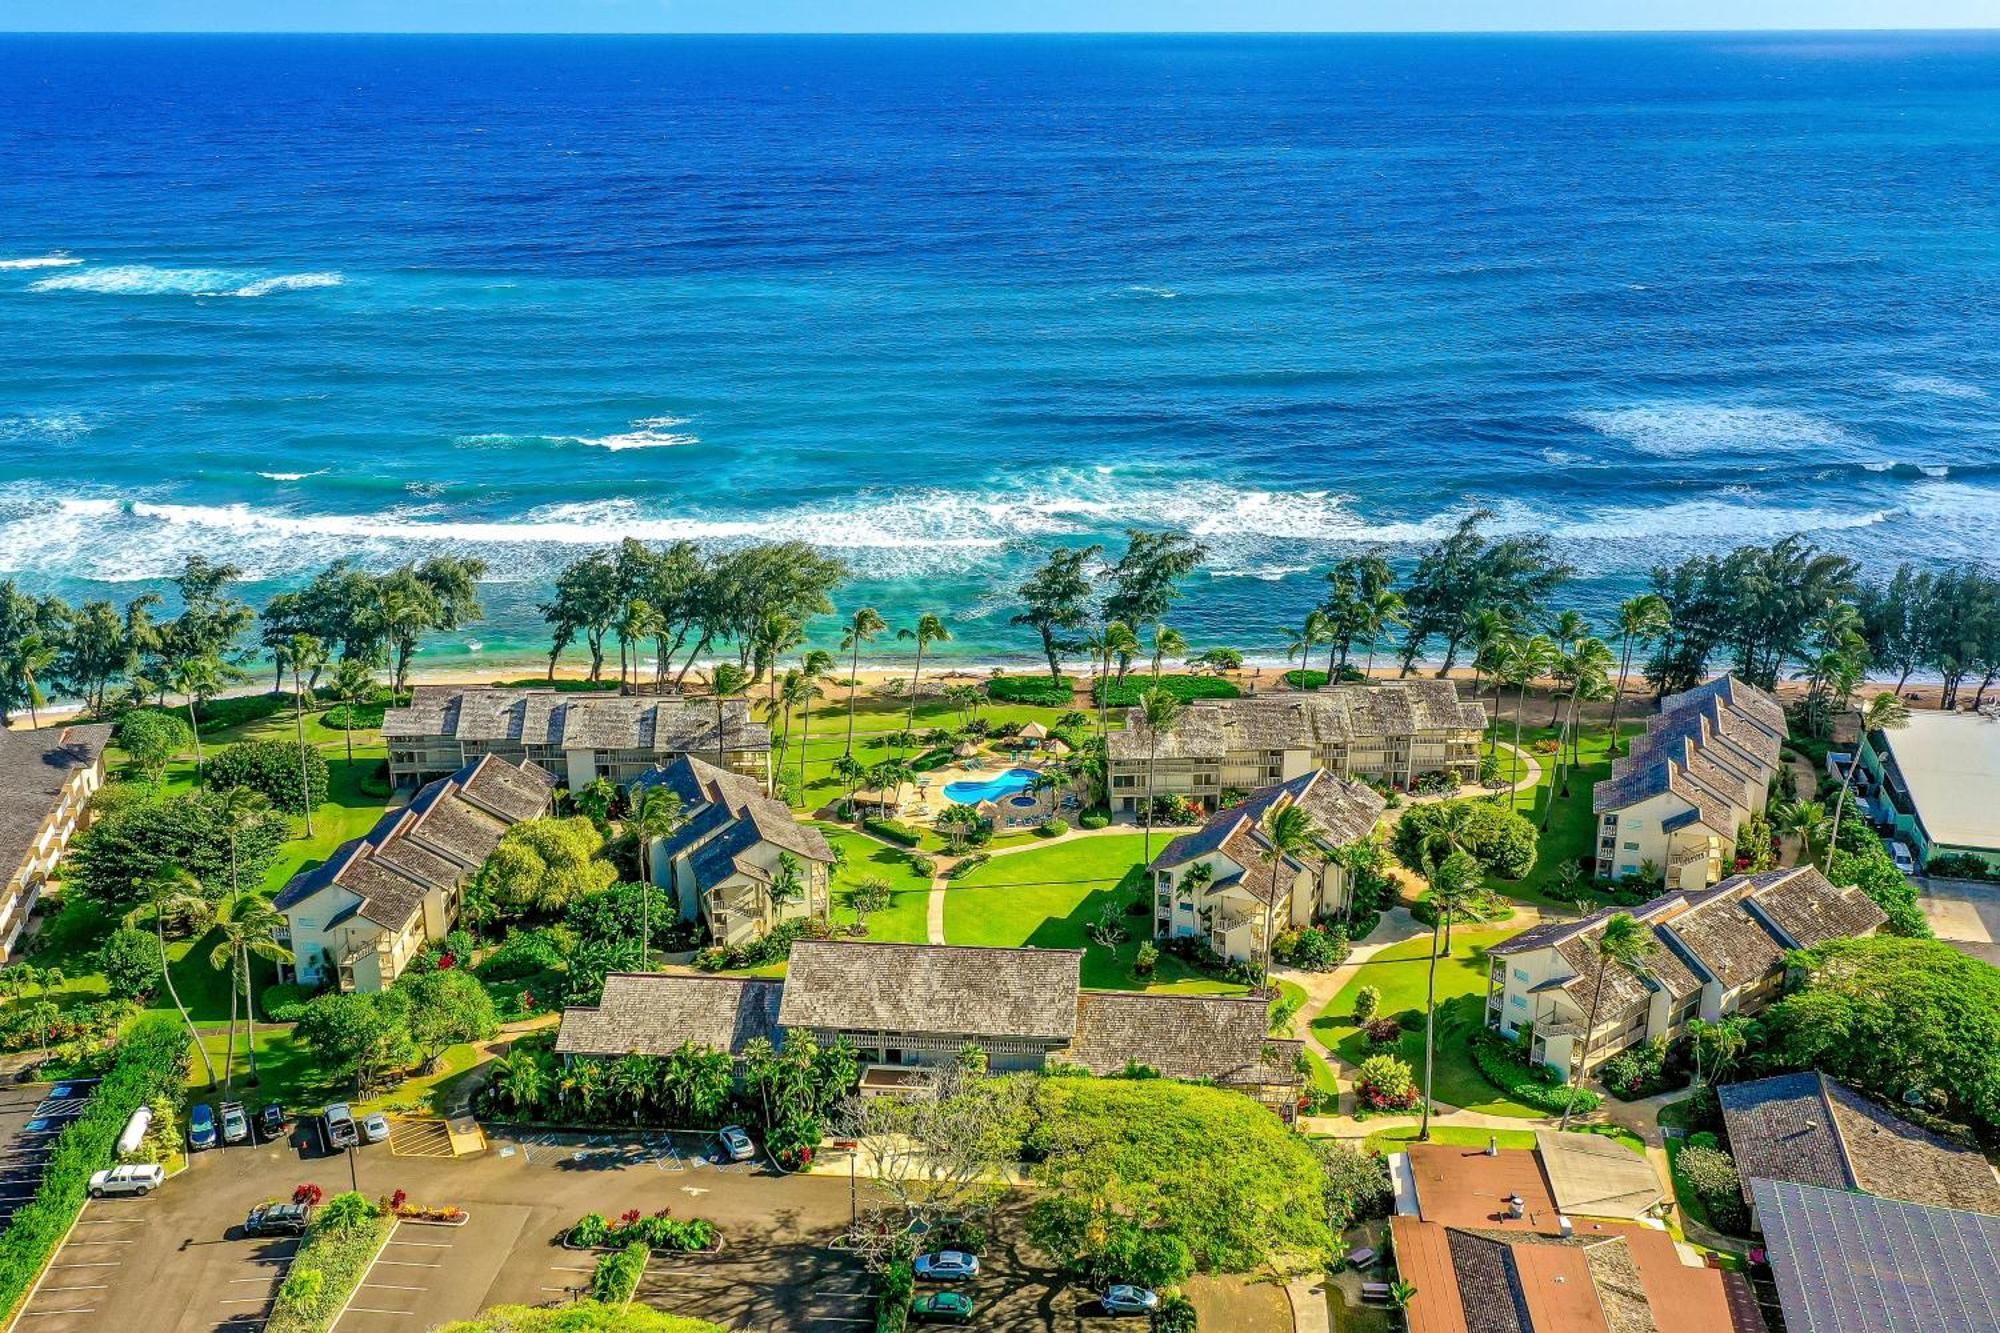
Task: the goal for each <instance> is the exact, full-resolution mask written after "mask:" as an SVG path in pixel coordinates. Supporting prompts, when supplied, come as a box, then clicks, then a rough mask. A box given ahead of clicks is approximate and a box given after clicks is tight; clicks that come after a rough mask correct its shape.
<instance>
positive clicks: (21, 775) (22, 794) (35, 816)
mask: <svg viewBox="0 0 2000 1333" xmlns="http://www.w3.org/2000/svg"><path fill="white" fill-rule="evenodd" d="M110 740H111V725H110V724H109V723H103V722H93V723H88V724H79V725H77V726H73V727H43V728H42V729H41V730H40V731H13V730H6V729H0V877H5V876H8V875H11V874H13V873H14V871H15V869H16V867H18V866H19V865H20V864H21V862H22V861H23V860H25V859H26V858H27V855H28V849H29V848H30V847H32V846H34V843H35V835H36V834H37V833H39V832H40V831H41V828H42V821H43V820H45V819H47V818H48V817H49V811H51V810H53V809H55V807H56V798H57V797H59V796H61V795H62V790H63V787H64V786H66V785H67V784H68V782H69V780H70V779H71V778H72V777H73V776H75V774H76V771H77V770H78V769H80V768H91V767H94V766H95V765H96V764H97V761H98V760H99V759H101V758H103V757H104V747H105V745H107V744H108V743H109V742H110Z"/></svg>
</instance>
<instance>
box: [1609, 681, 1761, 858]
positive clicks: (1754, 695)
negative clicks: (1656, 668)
mask: <svg viewBox="0 0 2000 1333" xmlns="http://www.w3.org/2000/svg"><path fill="white" fill-rule="evenodd" d="M1646 725H1647V732H1646V735H1644V736H1642V737H1640V738H1639V739H1638V740H1637V741H1635V742H1634V743H1633V745H1632V749H1631V752H1630V753H1629V754H1627V755H1625V756H1623V757H1621V758H1619V759H1616V760H1614V761H1613V762H1612V765H1611V776H1610V777H1608V778H1605V779H1603V780H1602V781H1600V782H1598V783H1596V784H1595V785H1594V786H1593V787H1592V788H1591V808H1592V809H1593V810H1595V811H1596V812H1597V813H1599V814H1603V813H1604V812H1606V811H1609V810H1621V809H1624V808H1625V807H1626V806H1629V805H1633V804H1636V803H1637V802H1639V801H1643V800H1647V799H1648V798H1650V797H1654V796H1658V795H1659V794H1660V793H1662V792H1666V791H1671V792H1673V793H1674V794H1675V795H1676V796H1679V797H1680V798H1681V799H1682V800H1684V801H1687V802H1688V803H1689V804H1690V805H1692V806H1694V807H1695V809H1696V810H1698V811H1699V812H1700V815H1701V822H1702V823H1703V824H1705V825H1707V826H1708V827H1709V828H1711V829H1713V830H1715V831H1716V832H1717V833H1721V834H1724V835H1727V834H1730V833H1733V832H1734V831H1735V828H1736V816H1737V812H1740V811H1743V810H1746V809H1748V808H1749V806H1750V804H1751V803H1752V802H1753V800H1754V798H1755V795H1756V792H1757V790H1758V789H1760V788H1761V787H1762V786H1763V785H1764V783H1766V782H1768V781H1769V780H1770V776H1771V774H1772V773H1773V772H1775V771H1776V768H1777V764H1778V748H1779V744H1780V742H1781V740H1782V738H1783V736H1784V734H1785V712H1784V709H1783V708H1782V707H1780V706H1779V705H1778V703H1777V701H1776V700H1775V699H1772V698H1771V697H1770V696H1769V695H1767V694H1765V693H1763V691H1761V690H1757V689H1754V688H1753V687H1751V686H1748V685H1745V684H1743V683H1742V682H1741V681H1738V680H1736V679H1735V677H1733V676H1720V677H1717V678H1716V679H1715V680H1712V681H1709V682H1708V683H1707V684H1705V685H1701V686H1697V687H1696V688H1695V689H1692V690H1688V691H1686V692H1684V693H1681V694H1673V695H1668V696H1667V697H1666V698H1665V699H1663V700H1661V701H1660V711H1659V713H1657V714H1656V715H1654V716H1653V717H1651V718H1649V719H1648V720H1647V724H1646ZM1774 727H1775V730H1774V729H1773V728H1774Z"/></svg>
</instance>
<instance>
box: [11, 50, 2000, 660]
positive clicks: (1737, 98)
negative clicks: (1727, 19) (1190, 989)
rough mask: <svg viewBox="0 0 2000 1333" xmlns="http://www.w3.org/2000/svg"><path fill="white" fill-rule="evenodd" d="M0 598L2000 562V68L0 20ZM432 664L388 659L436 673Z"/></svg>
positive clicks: (1240, 619) (1672, 56) (506, 638)
mask: <svg viewBox="0 0 2000 1333" xmlns="http://www.w3.org/2000/svg"><path fill="white" fill-rule="evenodd" d="M0 261H4V262H0V353H4V354H0V576H4V575H13V576H16V577H18V578H20V579H22V580H23V581H24V582H26V583H27V584H29V585H31V586H33V587H36V588H54V589H59V590H61V591H63V592H64V593H65V594H67V595H70V596H72V597H81V596H86V595H95V594H100V593H103V592H106V591H109V592H110V593H111V594H112V595H114V596H119V597H122V596H125V595H129V594H130V593H132V592H133V591H136V590H137V589H138V588H139V587H141V586H144V584H145V582H146V581H147V580H153V579H157V578H159V577H160V576H161V575H163V574H165V573H167V572H169V571H170V570H171V569H173V568H174V567H175V566H176V565H177V564H178V563H179V561H180V560H181V558H182V557H183V556H184V555H185V554H187V553H189V552H192V551H203V552H207V553H210V554H213V555H218V556H223V557H227V558H229V559H232V560H234V561H236V562H237V563H238V564H240V565H241V566H243V568H244V569H245V570H246V571H247V573H248V574H249V575H250V576H251V577H252V578H253V579H254V580H256V586H255V587H254V588H253V589H252V593H253V595H255V596H257V597H258V598H260V599H261V597H262V596H263V595H265V594H267V593H268V592H270V591H274V590H276V589H277V588H279V587H281V586H283V585H284V584H285V583H286V582H287V581H289V580H294V579H297V578H299V577H301V576H303V575H306V574H308V573H310V572H311V571H312V570H313V569H315V568H316V567H318V566H319V565H321V564H323V563H325V562H326V561H329V560H331V559H333V558H335V557H337V556H342V555H352V556H356V557H359V558H360V559H362V560H365V561H367V562H369V563H370V564H374V565H382V566H386V565H389V564H393V563H395V562H398V561H401V560H403V559H406V558H409V557H410V556H412V555H416V554H422V553H427V552H430V551H434V550H440V549H450V550H458V551H474V552H477V553H479V554H482V555H484V556H485V557H486V558H487V559H488V560H489V561H490V562H491V564H492V567H493V571H494V576H495V578H496V579H497V580H499V581H500V582H498V583H496V585H495V586H494V587H492V588H491V589H490V590H489V596H488V604H489V608H490V611H491V613H492V614H491V618H490V620H489V622H488V623H487V624H485V625H482V626H480V627H478V628H477V629H476V630H475V631H473V633H472V634H471V635H470V636H468V637H469V638H471V639H473V640H476V641H477V642H479V643H480V644H481V645H482V646H481V648H480V650H479V651H480V652H481V653H482V654H483V657H484V658H486V659H495V658H499V657H504V656H508V655H512V654H516V653H518V654H523V655H527V654H532V652H533V651H534V649H535V647H536V645H537V644H538V643H539V640H540V627H539V624H538V621H537V619H536V617H535V614H534V611H533V603H534V601H535V599H536V598H537V597H538V596H540V595H542V592H543V588H542V581H543V580H544V579H545V578H546V577H547V575H548V574H549V572H550V571H551V569H552V568H553V567H555V566H556V565H558V564H559V563H561V562H562V561H563V560H565V559H566V558H570V557H572V556H573V555H574V554H575V553H576V552H577V550H578V549H580V548H581V547H584V546H587V545H589V544H591V543H600V542H608V541H611V540H613V539H615V538H617V537H619V536H622V535H626V534H632V535H637V536H640V537H645V538H648V539H665V538H670V537H676V536H683V535H685V536H692V537H696V538H700V539H703V540H707V541H714V542H729V541H738V540H745V539H754V538H786V537H801V538H805V539H807V540H810V541H814V542H817V543H820V544H822V545H824V546H826V547H829V548H833V549H836V550H838V551H840V552H841V553H842V554H844V555H845V556H846V557H847V558H849V559H850V560H851V561H852V563H853V565H854V567H855V569H856V570H857V571H858V572H859V573H860V574H861V575H862V578H861V581H860V582H859V583H858V584H857V585H856V586H855V587H854V588H852V589H851V590H850V591H849V592H848V593H846V594H845V595H844V596H843V599H842V600H843V605H844V606H845V607H851V606H853V605H858V604H860V602H861V601H863V600H867V601H871V602H873V603H875V604H876V605H878V606H880V607H881V608H882V609H883V610H884V611H885V613H887V614H888V615H889V617H890V619H891V620H892V621H896V620H898V619H906V618H908V617H909V616H911V615H912V614H914V613H915V612H916V611H917V610H918V609H931V610H936V611H939V612H941V613H942V614H944V615H945V616H946V618H947V619H948V620H949V621H950V622H951V623H952V625H953V626H954V628H955V629H956V631H957V632H958V635H959V638H958V642H957V643H956V644H955V645H953V647H954V649H955V650H956V651H957V652H959V653H960V654H962V655H964V656H968V657H975V658H992V657H997V656H999V655H1001V654H1003V653H1006V652H1009V651H1013V650H1018V649H1020V648H1023V647H1025V644H1024V643H1023V641H1022V640H1021V638H1020V637H1019V635H1018V634H1017V632H1016V631H1013V630H1011V629H1010V628H1009V627H1008V626H1007V625H1006V623H1005V622H1006V618H1007V616H1008V614H1009V613H1010V611H1011V607H1010V605H1009V596H1008V590H1009V589H1011V588H1012V586H1013V585H1014V584H1016V583H1018V582H1019V580H1020V578H1021V576H1022V574H1023V572H1024V571H1025V569H1026V568H1027V567H1028V566H1029V565H1031V564H1032V563H1033V562H1034V560H1035V559H1036V557H1037V553H1038V552H1039V551H1041V550H1042V549H1044V548H1045V547H1046V545H1047V544H1049V543H1052V542H1077V541H1085V540H1097V539H1100V538H1111V537H1115V535H1116V534H1117V533H1118V531H1119V530H1120V529H1122V528H1124V527H1126V526H1132V525H1137V526H1146V527H1158V526H1170V527H1176V528H1181V529H1185V530H1187V531H1191V532H1195V533H1198V534H1200V535H1202V536H1203V537H1204V538H1205V539H1206V540H1208V541H1209V542H1210V543H1211V545H1212V547H1213V550H1214V554H1213V559H1212V562H1211V565H1210V567H1209V569H1208V570H1207V571H1206V572H1205V573H1204V574H1203V575H1202V576H1201V577H1199V578H1197V579H1196V580H1194V581H1193V583H1192V584H1191V586H1190V589H1189V594H1188V597H1187V600H1186V603H1185V607H1184V611H1183V612H1182V613H1181V614H1180V615H1178V616H1177V617H1176V619H1177V620H1178V621H1179V622H1180V623H1181V625H1182V627H1183V628H1184V629H1185V630H1186V631H1187V632H1189V634H1190V636H1191V637H1193V638H1194V639H1195V640H1196V642H1197V643H1210V642H1217V641H1225V642H1231V643H1234V644H1237V645H1238V646H1242V647H1247V648H1262V649H1266V650H1268V649H1270V648H1272V647H1274V646H1275V645H1276V643H1277V640H1276V637H1275V635H1274V634H1273V632H1272V631H1273V629H1274V627H1275V626H1277V625H1279V624H1281V623H1284V622H1287V621H1289V620H1292V619H1294V618H1295V617H1296V616H1297V615H1298V614H1300V612H1301V611H1302V610H1303V609H1304V608H1305V607H1306V606H1308V605H1310V604H1311V603H1312V602H1313V601H1314V600H1316V597H1317V595H1318V587H1319V585H1318V577H1317V572H1318V571H1320V570H1323V569H1324V567H1325V566H1326V564H1327V563H1328V562H1329V561H1330V560H1332V559H1333V558H1335V557H1336V556H1338V555H1340V554H1343V553H1346V552H1348V551H1351V550H1355V549H1357V548H1360V547H1364V546H1369V545H1373V544H1381V545H1383V546H1385V547H1386V548H1387V549H1388V550H1389V551H1390V553H1391V554H1393V555H1396V556H1399V557H1403V556H1407V555H1408V554H1409V553H1410V552H1412V551H1413V550H1414V549H1415V547H1416V546H1417V545H1419V544H1421V543H1423V542H1424V541H1426V540H1428V539H1430V538H1431V537H1433V536H1434V535H1435V534H1437V533H1438V532H1440V531H1442V530H1443V529H1445V528H1447V527H1448V526H1449V525H1450V524H1451V523H1452V522H1453V521H1454V520H1455V519H1456V517H1457V516H1458V515H1460V514H1462V513H1464V512H1465V511H1466V510H1468V509H1470V508H1471V507H1473V506H1485V507H1487V508H1490V509H1491V510H1492V511H1493V512H1494V514H1495V520H1494V524H1495V528H1496V530H1532V531H1540V532H1546V533H1548V534H1550V535H1551V536H1552V537H1553V538H1554V539H1555V540H1556V542H1557V543H1558V544H1559V545H1560V546H1561V548H1562V549H1563V551H1564V552H1565V553H1566V554H1567V555H1568V556H1569V557H1570V558H1571V559H1573V560H1574V561H1575V562H1576V563H1577V564H1578V565H1579V566H1580V567H1581V569H1582V570H1583V571H1584V578H1583V580H1582V581H1581V582H1580V583H1579V585H1578V586H1577V587H1576V588H1575V589H1574V590H1573V595H1572V597H1571V598H1570V600H1571V601H1574V602H1577V603H1581V604H1582V605H1584V606H1586V607H1590V608H1602V607H1604V606H1606V605H1607V604H1608V603H1609V602H1610V601H1611V600H1612V599H1613V598H1614V597H1615V596H1617V595H1619V594H1620V593H1622V592H1624V591H1626V590H1629V589H1630V588H1631V587H1632V586H1634V585H1635V584H1636V582H1637V581H1638V580H1640V579H1641V578H1643V575H1644V571H1645V570H1646V568H1647V567H1648V566H1649V565H1651V564H1652V563H1654V562H1656V561H1659V560H1663V559H1671V558H1674V557H1677V556H1680V555H1682V554H1685V553H1688V552H1691V551H1695V550H1701V549H1712V548H1720V547H1724V546H1727V545H1730V544H1733V543H1735V542H1738V541H1744V540H1766V539H1770V538H1773V537H1776V536H1779V535H1782V534H1785V533H1789V532H1793V531H1803V532H1806V533H1808V534H1810V535H1811V536H1812V537H1813V538H1814V539H1815V540H1818V541H1821V542H1823V543H1824V544H1826V545H1828V546H1832V547H1836V548H1838V549H1841V550H1843V551H1848V552H1851V553H1854V554H1856V555H1859V556H1862V557H1865V558H1867V559H1869V560H1871V561H1879V562H1887V561H1892V560H1896V559H1902V558H1914V559H1919V560H1952V559H1967V558H1973V559H1993V558H1995V557H2000V37H1996V36H1994V35H1929V36H1898V35H1869V36H1845V35H1843V36H1809V35H1800V36H1761V35H1760V36H1697V37H1596V38H1590V37H1585V38H1555V37H1532V38H1497V37H1480V38H1435V37H1425V38H1390V37H1364V38H827V39H768V38H746V39H722V38H688V39H678V38H631V39H553V38H400V37H398V38H390V37H382V38H347V37H325V38H296V37H284V38H276V37H270V38H267V37H223V38H188V37H152V38H108V37H6V38H0ZM468 651H469V650H468V649H467V647H466V646H465V645H463V644H458V645H440V646H439V647H437V648H435V649H433V650H431V651H430V652H428V653H426V655H425V658H424V659H423V660H424V662H425V663H426V664H428V665H431V666H450V665H453V664H462V663H464V662H465V660H466V658H465V654H466V653H467V652H468Z"/></svg>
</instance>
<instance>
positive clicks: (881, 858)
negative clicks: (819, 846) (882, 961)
mask: <svg viewBox="0 0 2000 1333" xmlns="http://www.w3.org/2000/svg"><path fill="white" fill-rule="evenodd" d="M819 827H820V830H821V831H822V832H824V833H825V834H826V840H827V841H828V842H829V843H831V844H832V845H833V846H834V848H835V849H836V850H837V851H840V852H842V853H844V854H845V856H846V862H845V863H844V864H843V865H842V866H841V867H840V869H839V870H838V871H836V872H835V874H834V877H833V895H832V896H833V919H834V920H835V921H836V922H840V923H845V922H850V921H852V920H854V908H853V906H852V901H851V900H852V898H853V894H854V886H855V885H857V884H859V883H860V882H861V881H862V880H864V879H868V878H870V877H874V878H879V879H884V880H887V881H888V882H889V905H888V907H886V908H884V909H882V910H881V911H877V912H871V913H869V915H868V935H867V938H868V939H871V940H888V941H894V942H897V943H902V944H922V943H923V942H924V940H925V938H926V936H925V921H926V914H927V913H928V911H929V907H930V881H929V880H928V879H925V878H923V877H922V876H921V875H919V874H917V872H916V871H914V870H912V869H910V861H909V857H908V856H907V855H905V854H904V852H903V850H902V849H901V848H899V847H890V846H888V845H886V844H884V843H880V842H877V841H876V840H875V839H873V838H870V837H868V836H866V835H865V834H860V833H855V832H852V831H850V830H846V829H842V828H839V827H837V826H835V825H831V824H822V825H820V826H819Z"/></svg>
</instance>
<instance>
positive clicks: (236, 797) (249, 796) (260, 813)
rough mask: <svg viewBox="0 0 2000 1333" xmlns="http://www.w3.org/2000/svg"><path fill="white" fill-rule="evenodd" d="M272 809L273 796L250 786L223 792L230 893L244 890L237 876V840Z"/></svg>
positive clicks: (223, 815) (223, 822) (232, 894)
mask: <svg viewBox="0 0 2000 1333" xmlns="http://www.w3.org/2000/svg"><path fill="white" fill-rule="evenodd" d="M270 809H271V798H270V797H268V796H266V795H264V793H263V792H260V791H252V790H251V789H250V788H248V787H231V788H230V789H229V790H228V791H226V792H224V793H222V811H221V814H222V827H223V829H224V830H225V833H226V836H227V837H228V839H229V893H230V896H231V897H234V896H236V895H237V894H239V893H241V892H242V891H243V885H242V883H241V882H240V881H239V880H238V879H237V876H236V840H237V838H238V837H240V836H241V835H242V833H243V830H244V829H246V828H248V827H250V825H252V824H254V823H256V822H257V821H258V820H259V819H262V818H263V817H264V815H265V814H266V813H268V812H269V811H270Z"/></svg>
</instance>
